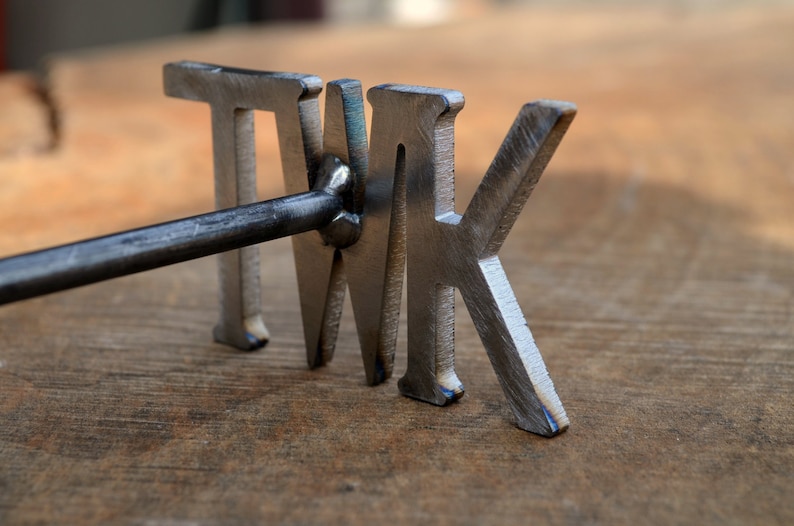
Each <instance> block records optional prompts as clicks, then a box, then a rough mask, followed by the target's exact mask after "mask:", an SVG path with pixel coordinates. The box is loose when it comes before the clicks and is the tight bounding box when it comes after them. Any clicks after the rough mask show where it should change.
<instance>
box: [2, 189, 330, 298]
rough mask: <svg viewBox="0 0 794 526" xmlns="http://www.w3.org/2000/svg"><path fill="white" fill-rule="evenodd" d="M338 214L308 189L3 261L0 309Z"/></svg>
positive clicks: (304, 227) (323, 222)
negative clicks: (0, 307)
mask: <svg viewBox="0 0 794 526" xmlns="http://www.w3.org/2000/svg"><path fill="white" fill-rule="evenodd" d="M342 209H343V203H342V197H341V196H339V195H332V194H331V193H327V192H324V191H321V190H313V191H311V192H305V193H301V194H296V195H291V196H287V197H281V198H278V199H273V200H270V201H263V202H260V203H254V204H250V205H244V206H239V207H236V208H229V209H226V210H219V211H217V212H211V213H209V214H203V215H198V216H194V217H189V218H186V219H180V220H177V221H171V222H168V223H162V224H159V225H154V226H150V227H145V228H139V229H136V230H129V231H127V232H121V233H118V234H112V235H109V236H104V237H98V238H94V239H89V240H86V241H81V242H78V243H74V244H70V245H62V246H59V247H55V248H50V249H46V250H41V251H38V252H30V253H28V254H22V255H19V256H13V257H10V258H6V259H0V305H2V304H5V303H11V302H14V301H19V300H23V299H27V298H32V297H34V296H41V295H43V294H49V293H51V292H58V291H61V290H66V289H70V288H74V287H79V286H81V285H88V284H89V283H96V282H98V281H103V280H106V279H111V278H117V277H120V276H126V275H128V274H134V273H136V272H142V271H144V270H151V269H154V268H158V267H164V266H166V265H171V264H174V263H180V262H182V261H188V260H191V259H196V258H200V257H203V256H208V255H211V254H217V253H219V252H225V251H228V250H234V249H238V248H242V247H245V246H248V245H254V244H256V243H261V242H264V241H269V240H272V239H277V238H280V237H285V236H291V235H294V234H299V233H301V232H306V231H309V230H315V229H318V228H322V227H324V226H327V225H328V224H330V223H331V221H332V220H333V219H334V218H335V217H336V216H337V214H339V213H340V212H341V211H342Z"/></svg>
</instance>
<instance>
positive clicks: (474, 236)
mask: <svg viewBox="0 0 794 526" xmlns="http://www.w3.org/2000/svg"><path fill="white" fill-rule="evenodd" d="M165 85H166V93H167V94H169V95H172V96H177V97H182V98H187V99H191V100H200V101H204V102H208V103H209V104H210V106H211V107H212V126H213V143H214V154H215V174H216V177H215V180H216V196H217V200H218V206H220V207H225V206H234V205H237V204H243V203H246V202H250V201H252V200H254V199H255V193H256V192H255V186H254V185H255V175H254V174H255V170H254V153H253V119H252V116H251V111H252V110H254V109H260V110H266V111H273V112H275V114H276V121H277V126H278V134H279V145H280V147H281V155H282V164H283V170H284V177H285V183H286V187H287V191H288V192H302V191H306V190H308V188H310V187H311V186H312V184H313V182H314V181H313V177H314V174H315V173H316V171H317V168H318V166H319V163H320V159H321V158H322V155H323V153H327V154H333V155H334V156H335V157H337V158H339V159H341V161H342V162H343V163H345V164H346V165H348V166H349V167H350V170H351V173H352V174H353V181H354V183H353V184H354V191H353V192H352V193H351V194H350V195H349V196H348V197H347V202H346V205H345V210H344V211H342V212H340V215H339V217H338V221H337V222H336V223H337V224H336V225H334V226H333V228H332V229H330V230H329V229H325V230H323V231H320V232H307V233H304V234H300V235H297V236H294V237H293V249H294V253H295V264H296V271H297V278H298V286H299V294H300V300H301V311H302V317H303V325H304V336H305V341H306V350H307V359H308V362H309V365H310V366H311V367H316V366H319V365H322V364H325V363H327V362H328V361H329V360H331V358H332V357H333V351H334V345H335V342H336V336H337V332H338V326H339V320H340V317H341V312H342V304H343V300H344V294H345V288H346V286H347V288H349V289H350V296H351V304H352V306H353V311H354V316H355V320H356V325H357V331H358V336H359V343H360V346H361V353H362V358H363V361H364V367H365V372H366V377H367V381H368V383H369V384H371V385H374V384H377V383H380V382H382V381H384V380H385V379H387V378H389V377H390V376H391V375H392V370H393V364H394V355H395V347H396V340H397V328H398V320H399V309H400V296H401V292H402V281H403V274H404V272H405V273H406V275H407V305H408V307H407V308H408V364H407V370H406V373H405V375H404V376H403V377H402V378H401V380H400V381H399V388H400V391H401V392H402V393H403V394H405V395H407V396H410V397H413V398H417V399H420V400H424V401H427V402H430V403H433V404H437V405H445V404H447V403H449V402H450V401H452V400H455V399H457V398H460V397H461V396H462V395H463V385H462V383H461V382H460V380H458V377H457V375H456V374H455V369H454V288H455V287H457V288H458V289H459V290H460V292H461V295H462V297H463V299H464V302H465V304H466V306H467V308H468V310H469V312H470V314H471V318H472V320H473V321H474V324H475V327H476V329H477V331H478V333H479V335H480V338H481V340H482V342H483V345H484V347H485V349H486V351H487V353H488V356H489V358H490V360H491V363H492V365H493V367H494V370H495V372H496V375H497V377H498V378H499V381H500V383H501V386H502V389H503V391H504V393H505V396H506V397H507V400H508V403H509V405H510V407H511V409H512V411H513V413H514V415H515V418H516V421H517V425H518V426H519V427H521V428H522V429H525V430H528V431H532V432H534V433H538V434H541V435H545V436H552V435H555V434H557V433H559V432H562V431H564V430H565V429H566V428H567V427H568V418H567V416H566V414H565V410H564V409H563V406H562V404H561V402H560V400H559V398H558V396H557V394H556V392H555V390H554V386H553V384H552V382H551V379H550V377H549V375H548V372H547V371H546V367H545V364H544V362H543V359H542V357H541V355H540V351H539V350H538V347H537V346H536V344H535V341H534V339H533V337H532V334H531V332H530V330H529V327H528V326H527V323H526V320H525V318H524V315H523V314H522V312H521V308H520V307H519V305H518V302H517V300H516V298H515V295H514V294H513V291H512V289H511V287H510V285H509V283H508V281H507V277H506V275H505V272H504V270H503V268H502V265H501V263H500V261H499V258H498V256H497V253H498V251H499V248H500V247H501V245H502V243H503V242H504V240H505V238H506V236H507V234H508V233H509V231H510V229H511V228H512V226H513V224H514V223H515V220H516V218H517V216H518V214H519V213H520V211H521V209H522V208H523V206H524V204H525V203H526V201H527V199H528V198H529V195H530V193H531V192H532V189H533V188H534V186H535V184H536V183H537V181H538V179H539V178H540V176H541V174H542V172H543V170H544V168H545V167H546V165H547V164H548V161H549V159H550V158H551V156H552V155H553V153H554V151H555V149H556V148H557V145H558V144H559V142H560V140H561V139H562V136H563V135H564V133H565V131H566V130H567V128H568V126H569V124H570V122H571V120H572V119H573V117H574V115H575V113H576V108H575V106H574V105H572V104H569V103H565V102H556V101H538V102H535V103H532V104H527V105H526V106H524V107H523V108H522V109H521V111H520V112H519V115H518V117H517V118H516V120H515V122H514V123H513V126H512V127H511V129H510V131H509V132H508V134H507V137H506V138H505V140H504V142H503V144H502V146H501V147H500V149H499V151H498V152H497V154H496V156H495V158H494V160H493V162H492V164H491V166H490V168H489V169H488V171H487V172H486V174H485V177H484V178H483V181H482V183H481V184H480V186H479V188H478V189H477V191H476V193H475V195H474V197H473V199H472V201H471V203H470V205H469V207H468V209H467V210H466V212H465V213H464V214H463V215H460V214H457V213H456V211H455V208H454V193H455V192H454V120H455V117H456V115H457V113H458V112H459V111H460V109H461V108H462V107H463V96H462V95H461V94H460V93H459V92H456V91H452V90H442V89H433V88H421V87H416V86H404V85H381V86H377V87H375V88H372V89H371V90H370V91H369V93H368V99H369V102H370V104H371V105H372V130H371V134H370V141H371V145H370V147H369V148H368V147H367V135H366V125H365V120H364V108H363V98H362V94H361V86H360V84H359V83H358V81H354V80H347V79H346V80H339V81H334V82H331V83H329V84H328V91H327V95H326V114H325V129H324V132H323V130H322V128H321V124H320V119H319V106H318V100H317V96H318V94H319V91H320V89H321V87H320V80H319V79H318V78H317V77H314V76H310V75H295V74H284V73H263V72H255V71H246V70H237V69H229V68H221V67H217V66H211V65H206V64H196V63H189V62H181V63H176V64H169V65H166V67H165ZM323 143H324V144H323ZM353 241H355V242H353ZM244 250H247V249H244ZM220 276H221V287H220V288H221V322H220V323H219V325H218V327H217V328H216V333H215V334H216V338H217V339H218V340H219V341H223V342H226V343H230V344H232V345H235V346H237V347H241V348H251V347H256V346H259V345H262V344H264V342H265V341H266V340H267V337H268V335H267V330H266V329H265V327H264V323H263V322H262V320H261V307H260V291H259V275H258V263H257V254H256V252H255V249H254V250H252V251H240V252H237V253H234V254H225V255H223V256H222V258H221V260H220Z"/></svg>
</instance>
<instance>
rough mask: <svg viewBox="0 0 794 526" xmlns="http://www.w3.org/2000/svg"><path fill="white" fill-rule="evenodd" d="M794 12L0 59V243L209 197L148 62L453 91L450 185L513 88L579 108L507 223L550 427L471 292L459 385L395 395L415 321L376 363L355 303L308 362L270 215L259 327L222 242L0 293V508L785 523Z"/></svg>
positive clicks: (266, 34) (295, 32)
mask: <svg viewBox="0 0 794 526" xmlns="http://www.w3.org/2000/svg"><path fill="white" fill-rule="evenodd" d="M793 27H794V9H792V8H785V7H776V8H772V7H766V8H762V7H741V6H739V7H731V8H711V9H706V8H704V9H699V10H687V9H684V8H680V7H679V8H665V9H661V8H660V9H651V8H633V7H626V6H624V7H622V8H620V9H617V8H615V9H603V8H602V9H593V8H581V7H580V8H578V9H576V10H573V9H565V8H558V9H550V8H548V9H547V8H534V9H528V10H511V11H501V12H493V13H486V14H482V15H481V16H479V17H478V18H475V19H462V20H458V21H455V22H453V23H450V24H447V25H444V26H439V27H431V28H402V29H398V28H389V27H385V26H378V27H373V26H363V27H359V26H354V27H348V26H338V27H324V26H318V25H292V26H287V25H276V26H264V27H260V28H255V29H229V30H223V31H219V32H215V33H209V34H205V35H201V36H196V37H188V38H178V39H174V40H166V41H160V42H156V43H152V44H147V45H141V46H136V47H126V48H117V49H105V50H99V51H96V52H92V53H84V54H79V55H69V56H64V57H59V58H56V59H54V60H53V61H52V62H51V63H50V64H49V66H48V69H47V71H48V82H49V84H48V88H47V91H46V93H45V95H46V96H45V97H41V96H40V95H37V94H35V93H33V91H31V89H30V85H29V79H27V78H25V77H24V76H19V75H16V76H6V77H3V78H1V79H0V97H2V99H0V134H1V135H0V138H2V142H3V145H0V255H10V254H12V253H16V252H20V251H24V250H30V249H35V248H41V247H44V246H47V245H50V244H54V243H61V242H67V241H71V240H75V239H79V238H83V237H87V236H92V235H98V234H102V233H108V232H112V231H115V230H118V229H123V228H131V227H134V226H140V225H145V224H148V223H152V222H157V221H163V220H167V219H172V218H177V217H181V216H184V215H188V214H194V213H199V212H203V211H208V210H210V209H211V208H212V173H211V171H212V168H211V141H210V128H209V112H208V110H207V108H206V106H205V105H203V104H198V103H191V102H186V101H181V100H173V99H167V98H165V97H164V96H162V94H161V87H160V84H161V66H162V64H163V63H165V62H168V61H174V60H180V59H190V60H198V61H204V62H214V63H220V64H226V65H234V66H240V67H250V68H256V69H269V70H284V71H298V72H305V73H315V74H318V75H320V76H321V77H322V78H323V79H324V80H332V79H334V78H340V77H352V78H358V79H360V80H362V82H363V84H364V86H365V88H366V87H369V86H373V85H375V84H379V83H383V82H401V83H411V84H424V85H431V86H439V87H450V88H455V89H459V90H460V91H462V92H463V93H464V94H465V95H466V97H467V106H466V108H465V109H464V110H463V111H462V112H461V114H460V115H459V117H458V119H457V177H458V181H459V196H458V197H459V208H460V209H461V210H462V209H463V208H464V205H465V204H466V202H467V200H468V198H469V196H470V195H471V193H472V191H473V188H474V187H475V185H476V184H477V182H478V181H479V179H480V177H481V176H482V174H483V173H484V171H485V169H486V167H487V165H488V163H489V162H490V159H491V157H492V156H493V154H494V152H495V151H496V148H497V146H498V145H499V143H500V142H501V140H502V138H503V136H504V133H505V132H506V131H507V129H508V127H509V125H510V123H511V122H512V120H513V118H514V117H515V115H516V113H517V111H518V109H519V108H520V106H521V105H522V104H523V103H524V102H527V101H529V100H532V99H535V98H557V99H564V100H571V101H574V102H576V103H577V104H578V106H579V110H580V112H579V116H578V117H577V118H576V120H575V121H574V123H573V125H572V127H571V129H570V131H569V134H568V136H567V137H566V138H565V139H564V141H563V143H562V145H561V147H560V149H559V150H558V152H557V155H556V156H555V157H554V159H553V161H552V163H551V165H550V166H549V169H548V171H547V173H546V174H545V175H544V177H543V179H542V180H541V183H540V184H539V185H538V187H537V188H536V190H535V193H534V194H533V196H532V197H531V199H530V201H529V203H528V205H527V207H526V209H525V210H524V212H523V213H522V216H521V218H520V219H519V221H518V223H517V225H516V227H515V228H514V230H513V232H512V233H511V235H510V237H509V238H508V241H507V243H506V245H505V247H504V248H503V250H502V252H501V258H502V260H503V263H504V265H505V267H506V270H507V273H508V276H509V277H510V279H511V283H512V285H513V288H514V290H515V291H516V295H517V297H518V299H519V302H520V303H521V304H522V307H523V309H524V313H525V314H526V317H527V319H528V321H529V324H530V326H531V327H532V329H533V332H534V335H535V338H536V340H537V342H538V344H539V346H540V348H541V351H542V353H543V356H544V358H545V360H546V364H547V366H548V368H549V370H550V373H551V376H552V378H553V380H554V382H555V384H556V387H557V390H558V392H559V394H560V397H561V399H562V401H563V403H564V404H565V407H566V409H567V412H568V415H569V417H570V419H571V422H572V425H571V428H570V430H569V431H568V432H566V433H565V434H563V435H561V436H559V437H557V438H553V439H545V438H540V437H537V436H534V435H531V434H528V433H526V432H523V431H520V430H518V429H517V428H515V427H514V426H513V425H512V423H511V420H510V418H511V417H510V413H509V410H508V408H507V406H506V403H505V401H504V398H503V395H502V392H501V390H500V388H499V385H498V383H497V380H496V377H495V375H494V373H493V371H492V370H491V367H490V365H489V363H488V360H487V357H486V355H485V352H484V351H483V349H482V347H481V344H480V342H479V339H478V337H477V335H476V332H475V331H474V329H473V327H472V325H471V322H470V320H469V318H468V316H467V315H466V313H465V308H464V307H463V306H462V305H461V307H460V309H458V313H459V314H458V320H457V369H458V373H459V375H460V377H461V379H462V380H463V381H464V383H465V384H466V387H467V394H466V396H465V397H464V398H463V400H462V401H461V402H459V403H457V404H454V405H452V406H450V407H446V408H438V407H434V406H430V405H427V404H423V403H420V402H416V401H412V400H409V399H405V398H402V397H401V396H400V395H399V394H398V392H397V386H396V380H397V378H399V376H400V375H401V374H402V371H403V370H404V367H405V351H404V349H403V345H404V343H403V344H401V347H400V349H399V350H398V355H397V363H396V368H395V369H396V376H395V378H392V379H391V380H390V381H389V382H387V383H385V384H384V385H381V386H378V387H374V388H370V387H367V386H366V385H365V381H364V375H363V370H362V367H361V361H360V358H359V355H358V349H357V342H356V336H355V329H354V324H353V321H352V317H351V315H350V308H349V305H348V306H347V309H346V314H345V318H344V319H343V321H342V327H341V334H340V339H339V344H338V346H337V354H336V357H335V359H334V361H333V362H332V363H331V364H330V365H329V366H328V367H325V368H322V369H319V370H316V371H308V370H307V368H306V365H305V358H304V351H303V349H302V342H301V338H302V329H301V327H300V322H299V314H298V301H297V289H296V285H295V278H294V270H293V267H292V256H291V252H290V245H289V242H288V241H286V240H282V241H277V242H273V243H269V244H267V245H265V246H264V247H263V248H262V269H263V279H262V281H263V294H264V298H265V300H264V301H265V309H266V322H267V323H268V325H269V327H270V329H271V331H272V333H273V340H272V341H271V343H270V344H269V345H268V346H267V347H266V348H265V349H264V350H261V351H259V352H254V353H243V352H238V351H234V350H231V349H229V348H226V347H224V346H221V345H218V344H216V343H213V342H212V338H211V327H212V325H213V324H214V322H215V321H216V316H217V313H216V309H217V306H216V293H217V291H216V286H217V285H216V276H215V262H214V261H213V259H212V258H209V259H206V260H198V261H194V262H190V263H185V264H182V265H178V266H175V267H170V268H166V269H161V270H157V271H152V272H149V273H144V274H139V275H136V276H131V277H127V278H123V279H119V280H116V281H111V282H107V283H103V284H97V285H93V286H90V287H85V288H82V289H78V290H74V291H69V292H64V293H60V294H55V295H52V296H49V297H44V298H40V299H36V300H30V301H26V302H22V303H19V304H15V305H10V306H5V307H2V308H0V523H1V524H15V523H28V524H34V523H56V522H57V523H64V524H80V523H112V522H119V523H128V524H231V523H275V522H279V523H318V524H328V523H344V524H350V523H380V522H387V521H389V522H397V523H417V524H424V523H430V522H434V523H439V524H480V523H492V524H527V523H536V524H537V523H568V524H586V523H601V524H614V523H658V524H674V523H675V524H680V523H683V524H700V523H719V524H724V523H735V524H750V523H764V524H791V523H792V522H794V403H793V402H794V397H793V396H792V395H793V394H794V67H792V62H791V60H792V59H791V57H792V56H794V37H793V36H792V35H793V33H792V28H793ZM257 119H258V120H257V125H258V129H257V134H258V135H257V145H258V152H259V159H260V171H261V177H260V191H261V195H262V197H263V198H269V197H273V196H276V195H279V194H281V193H282V192H283V187H282V184H281V181H280V173H279V169H278V151H277V146H276V141H275V130H274V124H273V120H272V117H271V116H269V115H264V114H263V115H261V116H258V117H257ZM53 123H55V124H56V125H54V124H53ZM352 279H355V278H352ZM402 330H403V333H402V334H404V327H403V329H402ZM401 341H403V342H404V338H402V337H401Z"/></svg>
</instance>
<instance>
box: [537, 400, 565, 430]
mask: <svg viewBox="0 0 794 526" xmlns="http://www.w3.org/2000/svg"><path fill="white" fill-rule="evenodd" d="M540 407H542V408H543V414H544V415H546V420H548V421H549V425H550V426H551V430H552V431H554V432H555V433H556V432H558V431H559V430H560V426H558V425H557V421H556V420H554V417H553V416H551V413H549V410H548V409H546V406H545V405H542V404H541V406H540Z"/></svg>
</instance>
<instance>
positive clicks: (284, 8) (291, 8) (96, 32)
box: [0, 0, 515, 69]
mask: <svg viewBox="0 0 794 526" xmlns="http://www.w3.org/2000/svg"><path fill="white" fill-rule="evenodd" d="M509 3H515V0H464V1H461V2H453V1H451V0H169V1H168V2H163V1H161V0H135V1H129V0H0V31H2V33H0V37H2V38H0V67H2V68H3V69H32V68H35V67H36V65H37V64H38V63H39V61H40V60H41V59H42V57H44V56H46V55H47V54H49V53H53V52H58V51H66V50H74V49H79V48H86V47H93V46H106V45H112V44H116V43H123V42H132V41H136V40H145V39H149V38H158V37H164V36H169V35H174V34H179V33H185V32H191V31H201V30H207V29H211V28H214V27H218V26H222V25H229V24H246V23H258V22H266V21H271V20H285V19H290V20H315V21H316V20H324V21H328V22H332V23H345V22H355V21H361V20H386V21H394V22H396V23H408V24H427V23H437V22H441V21H444V20H447V19H448V18H450V17H452V16H455V15H456V14H459V13H461V12H464V13H465V12H471V11H472V10H473V11H476V10H477V9H480V8H484V7H486V6H487V5H488V4H509Z"/></svg>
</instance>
